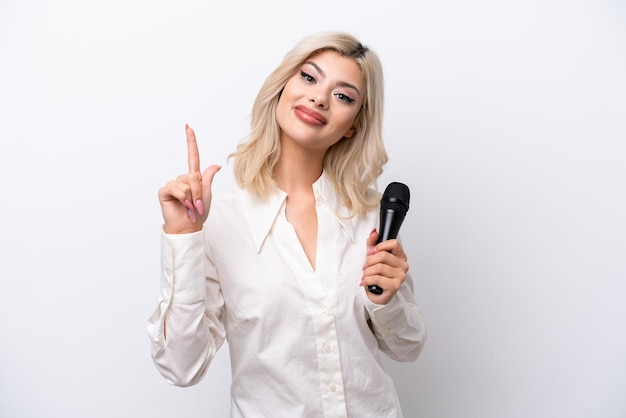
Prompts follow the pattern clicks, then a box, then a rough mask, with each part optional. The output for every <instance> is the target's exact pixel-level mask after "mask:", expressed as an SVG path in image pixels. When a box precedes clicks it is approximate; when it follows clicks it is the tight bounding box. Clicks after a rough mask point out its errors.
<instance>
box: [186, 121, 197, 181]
mask: <svg viewBox="0 0 626 418" xmlns="http://www.w3.org/2000/svg"><path fill="white" fill-rule="evenodd" d="M185 133H186V134H187V164H188V165H189V172H190V173H194V172H200V153H199V152H198V142H197V141H196V134H195V133H194V132H193V129H191V128H190V127H189V125H185Z"/></svg>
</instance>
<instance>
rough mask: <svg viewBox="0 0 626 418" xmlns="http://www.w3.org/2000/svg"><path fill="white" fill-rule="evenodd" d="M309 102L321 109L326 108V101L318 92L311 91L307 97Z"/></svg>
mask: <svg viewBox="0 0 626 418" xmlns="http://www.w3.org/2000/svg"><path fill="white" fill-rule="evenodd" d="M309 102H311V103H313V105H314V106H316V107H319V108H321V109H326V108H328V101H327V100H326V99H325V98H324V96H323V95H322V94H321V93H319V92H312V93H311V96H310V98H309Z"/></svg>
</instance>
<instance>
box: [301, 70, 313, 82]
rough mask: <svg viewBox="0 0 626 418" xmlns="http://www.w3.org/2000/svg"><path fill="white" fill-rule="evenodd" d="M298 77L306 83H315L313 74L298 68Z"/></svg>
mask: <svg viewBox="0 0 626 418" xmlns="http://www.w3.org/2000/svg"><path fill="white" fill-rule="evenodd" d="M300 77H302V78H303V79H304V81H306V82H307V83H315V79H314V78H313V76H312V75H311V74H309V73H305V72H304V71H302V70H300Z"/></svg>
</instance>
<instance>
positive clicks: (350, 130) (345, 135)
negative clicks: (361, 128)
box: [343, 126, 356, 138]
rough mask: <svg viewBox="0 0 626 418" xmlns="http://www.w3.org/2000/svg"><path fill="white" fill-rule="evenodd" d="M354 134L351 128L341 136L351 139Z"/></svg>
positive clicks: (354, 130)
mask: <svg viewBox="0 0 626 418" xmlns="http://www.w3.org/2000/svg"><path fill="white" fill-rule="evenodd" d="M355 133H356V128H355V127H354V126H353V127H352V128H350V129H348V130H347V131H346V133H345V134H343V137H344V138H352V137H353V136H354V134H355Z"/></svg>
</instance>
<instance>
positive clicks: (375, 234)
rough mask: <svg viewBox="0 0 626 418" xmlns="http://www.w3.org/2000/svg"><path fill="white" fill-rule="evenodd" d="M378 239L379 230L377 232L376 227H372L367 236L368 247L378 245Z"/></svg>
mask: <svg viewBox="0 0 626 418" xmlns="http://www.w3.org/2000/svg"><path fill="white" fill-rule="evenodd" d="M377 240H378V232H376V228H374V229H372V231H371V232H370V234H369V235H368V236H367V240H366V246H367V249H368V250H369V249H371V248H372V247H375V246H376V241H377Z"/></svg>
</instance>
